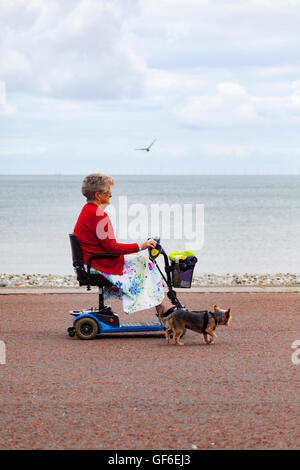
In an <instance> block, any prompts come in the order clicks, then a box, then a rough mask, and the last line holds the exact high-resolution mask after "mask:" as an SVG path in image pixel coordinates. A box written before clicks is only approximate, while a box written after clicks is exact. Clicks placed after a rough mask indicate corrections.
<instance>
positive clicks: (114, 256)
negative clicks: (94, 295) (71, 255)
mask: <svg viewBox="0 0 300 470" xmlns="http://www.w3.org/2000/svg"><path fill="white" fill-rule="evenodd" d="M119 256H120V255H116V254H115V255H113V254H111V253H98V254H96V255H92V256H90V257H89V259H88V262H87V275H88V284H87V290H91V286H90V279H91V277H90V276H91V263H92V261H93V259H97V258H119Z"/></svg>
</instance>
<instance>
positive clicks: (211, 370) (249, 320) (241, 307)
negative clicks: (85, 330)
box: [0, 290, 300, 450]
mask: <svg viewBox="0 0 300 470" xmlns="http://www.w3.org/2000/svg"><path fill="white" fill-rule="evenodd" d="M178 296H179V298H180V300H181V301H182V302H183V303H185V304H186V305H187V307H188V308H190V309H198V310H199V309H212V308H213V304H214V303H217V304H218V305H220V306H221V307H226V308H227V307H231V309H232V321H231V324H230V326H229V327H222V326H220V327H219V328H218V329H217V331H216V333H217V339H216V343H215V344H214V345H211V346H208V345H206V344H205V343H204V341H203V336H202V335H198V334H196V333H193V332H190V331H188V332H187V334H186V336H185V337H184V343H185V346H183V347H180V346H175V345H174V344H170V345H168V344H167V343H166V342H165V339H164V337H162V336H161V334H157V333H156V334H151V335H149V334H148V335H145V334H144V335H142V336H141V335H138V334H136V335H132V334H131V335H123V336H120V335H114V336H112V335H111V336H105V337H99V338H96V339H95V340H92V341H82V340H79V339H78V338H76V337H75V338H70V337H69V336H68V334H67V328H68V327H69V326H71V325H72V319H71V316H70V315H69V313H68V312H69V310H71V309H79V308H87V307H91V306H92V305H96V304H97V296H96V295H95V294H94V293H90V294H88V293H86V292H85V291H84V290H82V294H81V295H78V294H71V293H70V294H39V295H36V294H24V295H23V294H19V295H0V341H1V342H2V346H3V343H4V345H5V351H6V357H5V360H6V361H5V362H6V363H5V364H0V402H1V407H0V419H1V428H0V449H100V450H101V449H104V450H107V449H115V450H117V449H128V450H131V449H154V450H161V449H169V450H180V449H184V450H192V449H299V448H300V427H299V403H300V395H299V385H300V380H299V379H300V364H298V365H297V364H295V363H293V361H292V355H293V353H294V356H293V357H295V350H294V349H292V344H293V343H294V342H295V341H296V340H300V294H299V293H296V292H284V293H280V292H268V293H260V292H259V293H257V292H251V293H246V292H245V293H237V292H235V293H225V292H216V293H213V292H211V293H199V292H189V293H180V294H179V295H178ZM111 305H112V307H113V308H114V309H115V311H118V312H120V311H121V306H120V304H118V303H117V302H111ZM120 318H121V320H127V321H129V320H130V321H131V320H133V321H134V320H137V321H138V320H152V319H153V318H154V310H153V311H147V312H146V311H145V312H138V313H136V314H134V315H131V316H130V317H129V318H128V316H126V315H124V314H120ZM298 358H300V354H299V355H298Z"/></svg>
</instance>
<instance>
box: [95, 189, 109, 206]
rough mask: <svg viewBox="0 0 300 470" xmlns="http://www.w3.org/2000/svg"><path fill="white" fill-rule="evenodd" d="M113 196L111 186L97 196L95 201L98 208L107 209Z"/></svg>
mask: <svg viewBox="0 0 300 470" xmlns="http://www.w3.org/2000/svg"><path fill="white" fill-rule="evenodd" d="M111 196H112V194H111V191H110V186H106V187H105V188H104V190H103V191H101V192H97V193H96V194H95V201H96V204H97V205H98V206H102V207H106V206H108V205H109V204H110V198H111Z"/></svg>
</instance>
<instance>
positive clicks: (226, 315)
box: [224, 308, 231, 322]
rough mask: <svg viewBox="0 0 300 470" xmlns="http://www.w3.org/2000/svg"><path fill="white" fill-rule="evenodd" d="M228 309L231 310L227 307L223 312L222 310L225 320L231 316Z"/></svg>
mask: <svg viewBox="0 0 300 470" xmlns="http://www.w3.org/2000/svg"><path fill="white" fill-rule="evenodd" d="M230 310H231V309H230V308H228V309H227V310H225V312H224V316H225V319H226V321H227V322H229V320H230V317H231V315H230Z"/></svg>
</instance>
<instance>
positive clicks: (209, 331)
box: [204, 328, 217, 344]
mask: <svg viewBox="0 0 300 470" xmlns="http://www.w3.org/2000/svg"><path fill="white" fill-rule="evenodd" d="M205 331H206V333H208V334H209V335H210V337H211V338H210V339H208V338H207V334H204V339H205V341H206V343H207V344H214V342H215V339H216V337H217V335H216V334H215V333H214V331H213V330H211V329H210V328H206V330H205ZM205 336H206V337H205Z"/></svg>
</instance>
